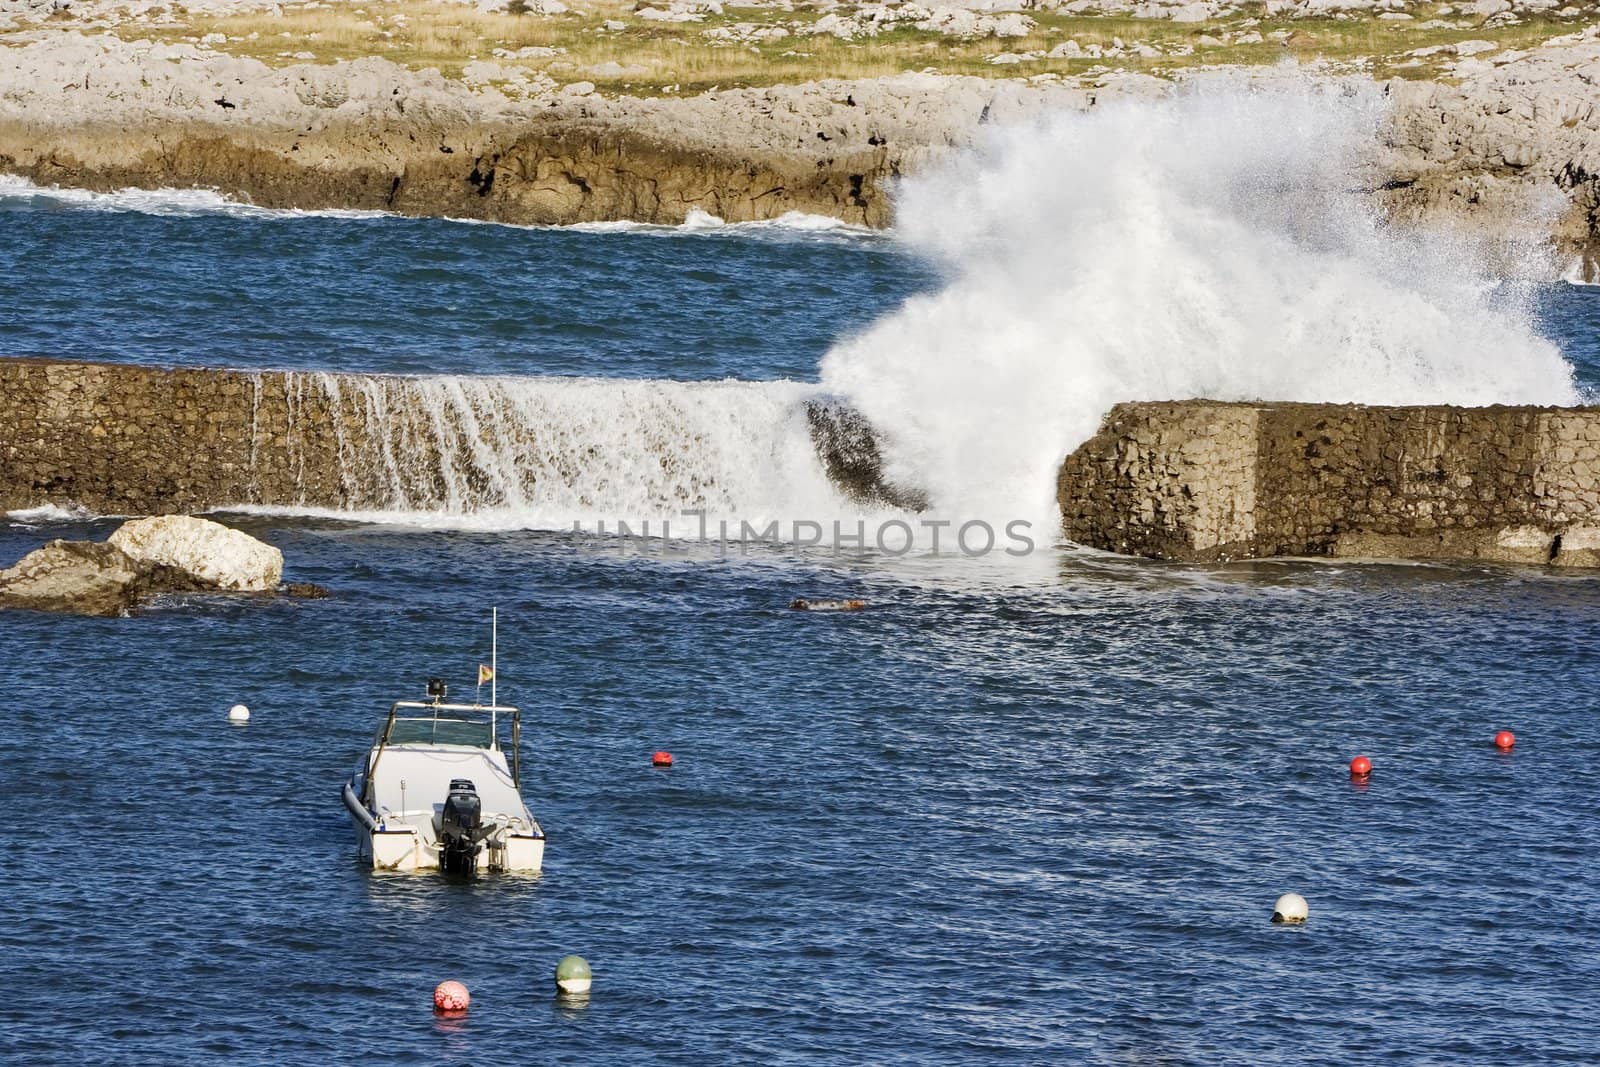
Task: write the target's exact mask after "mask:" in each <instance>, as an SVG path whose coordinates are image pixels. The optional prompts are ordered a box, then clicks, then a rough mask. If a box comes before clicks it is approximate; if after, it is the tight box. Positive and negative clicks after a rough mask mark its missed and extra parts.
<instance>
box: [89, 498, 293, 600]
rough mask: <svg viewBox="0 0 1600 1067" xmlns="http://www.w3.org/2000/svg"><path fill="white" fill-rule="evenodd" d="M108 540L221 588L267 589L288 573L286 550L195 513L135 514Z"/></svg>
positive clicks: (149, 560)
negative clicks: (284, 565)
mask: <svg viewBox="0 0 1600 1067" xmlns="http://www.w3.org/2000/svg"><path fill="white" fill-rule="evenodd" d="M107 541H108V542H109V543H111V544H113V545H116V546H117V547H118V548H120V549H122V551H124V552H126V553H127V554H128V555H129V556H131V557H133V558H134V559H136V560H141V561H144V562H147V563H164V564H166V565H167V566H169V567H176V568H178V569H179V570H181V571H184V572H186V573H188V574H190V575H192V576H194V577H195V578H198V579H200V580H201V581H204V582H209V583H211V584H212V585H215V586H217V587H218V588H221V589H235V590H241V591H245V592H264V591H267V590H272V589H276V588H277V587H278V582H279V580H280V579H282V577H283V553H282V552H280V551H278V550H277V549H276V548H274V547H272V546H271V545H269V544H267V543H266V542H264V541H258V540H256V539H255V538H254V537H251V536H250V535H249V534H247V533H244V532H242V531H240V530H234V529H230V528H228V527H226V526H224V525H222V524H221V523H217V522H212V521H211V520H210V519H201V518H197V517H195V516H193V515H157V516H154V517H152V518H148V519H130V520H129V521H128V522H125V523H123V524H122V526H121V527H119V528H118V529H117V532H116V533H114V534H112V535H111V536H110V537H109V538H107Z"/></svg>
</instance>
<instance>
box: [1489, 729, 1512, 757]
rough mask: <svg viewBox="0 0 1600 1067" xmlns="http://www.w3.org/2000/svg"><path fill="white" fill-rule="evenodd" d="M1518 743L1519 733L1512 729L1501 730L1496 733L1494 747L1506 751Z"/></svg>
mask: <svg viewBox="0 0 1600 1067" xmlns="http://www.w3.org/2000/svg"><path fill="white" fill-rule="evenodd" d="M1516 743H1517V735H1516V734H1514V733H1512V732H1511V731H1510V730H1501V731H1500V732H1499V733H1497V734H1495V735H1494V747H1495V748H1498V749H1499V750H1500V751H1502V752H1504V751H1506V750H1507V749H1509V748H1510V747H1511V746H1512V745H1514V744H1516Z"/></svg>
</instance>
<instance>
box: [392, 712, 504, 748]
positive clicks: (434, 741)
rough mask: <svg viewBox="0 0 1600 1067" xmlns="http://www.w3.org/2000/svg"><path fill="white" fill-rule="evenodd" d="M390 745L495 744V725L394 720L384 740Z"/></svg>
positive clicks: (457, 720) (432, 720)
mask: <svg viewBox="0 0 1600 1067" xmlns="http://www.w3.org/2000/svg"><path fill="white" fill-rule="evenodd" d="M385 740H386V741H387V743H388V744H391V745H470V746H472V747H474V748H493V747H494V727H493V726H491V725H490V724H489V723H487V722H470V721H467V720H464V719H436V718H434V717H433V716H431V715H430V716H429V717H428V718H426V719H396V720H395V721H394V725H393V726H391V727H390V728H389V736H388V737H387V738H386V739H385Z"/></svg>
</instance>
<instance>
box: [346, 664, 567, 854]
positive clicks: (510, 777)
mask: <svg viewBox="0 0 1600 1067" xmlns="http://www.w3.org/2000/svg"><path fill="white" fill-rule="evenodd" d="M428 696H429V699H428V700H427V701H425V702H424V701H415V700H399V701H396V702H395V703H394V704H393V705H392V706H391V707H390V708H389V717H388V719H387V720H386V721H385V722H384V725H383V729H382V730H381V731H380V732H379V734H378V738H377V740H376V741H375V742H374V743H373V745H372V748H371V749H370V750H368V752H367V754H366V755H365V756H364V757H362V759H361V762H360V763H359V764H358V765H357V767H356V772H355V774H353V775H351V777H350V780H349V781H348V782H346V783H345V786H344V805H345V807H346V808H347V809H349V812H350V819H351V821H352V822H354V823H355V830H356V837H357V839H358V841H359V843H360V848H361V857H362V859H364V860H369V861H370V862H371V863H372V866H373V869H375V870H383V871H444V872H446V873H450V874H467V875H470V874H474V873H476V872H477V870H478V868H479V867H480V866H482V867H483V868H485V869H487V870H489V871H537V870H539V868H540V867H541V866H542V865H543V863H544V831H543V830H542V829H541V828H540V827H539V823H538V821H537V820H535V819H534V817H533V813H532V812H531V811H529V810H528V806H527V805H526V804H525V803H523V800H522V788H521V783H522V765H521V756H520V751H521V741H522V713H521V712H520V711H518V710H517V709H516V708H514V707H510V706H507V705H500V704H496V703H493V702H491V703H489V704H447V703H445V686H444V683H443V682H442V681H440V680H439V679H437V678H434V679H431V680H430V681H429V682H428ZM503 726H505V727H507V728H508V729H509V732H510V735H511V736H510V745H509V749H507V748H502V747H501V743H500V731H501V728H502V727H503ZM508 751H509V753H510V762H509V763H508V762H507V759H506V753H507V752H508Z"/></svg>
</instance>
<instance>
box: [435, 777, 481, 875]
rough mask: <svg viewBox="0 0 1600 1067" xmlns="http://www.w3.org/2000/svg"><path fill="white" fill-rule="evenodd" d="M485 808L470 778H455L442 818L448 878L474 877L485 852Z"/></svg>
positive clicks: (441, 856)
mask: <svg viewBox="0 0 1600 1067" xmlns="http://www.w3.org/2000/svg"><path fill="white" fill-rule="evenodd" d="M482 823H483V805H482V802H481V801H480V800H479V799H478V787H477V786H475V785H473V784H472V780H471V779H469V778H453V779H451V781H450V792H449V794H448V795H446V797H445V798H444V811H443V812H442V813H441V814H440V817H439V868H440V869H441V870H443V871H444V872H445V873H446V874H468V875H470V874H474V873H476V871H477V869H478V853H480V852H482V851H483V839H484V838H485V837H487V836H488V831H487V830H485V829H484V828H483V825H482Z"/></svg>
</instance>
